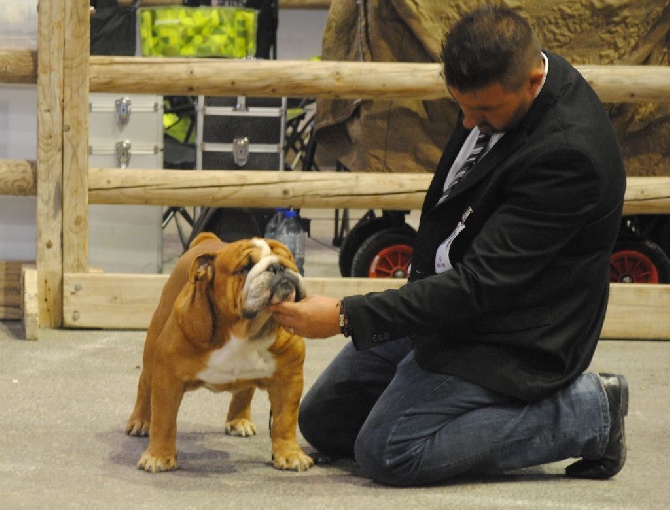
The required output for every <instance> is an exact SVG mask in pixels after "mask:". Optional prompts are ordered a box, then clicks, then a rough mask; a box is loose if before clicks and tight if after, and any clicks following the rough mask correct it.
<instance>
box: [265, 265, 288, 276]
mask: <svg viewBox="0 0 670 510" xmlns="http://www.w3.org/2000/svg"><path fill="white" fill-rule="evenodd" d="M267 270H268V271H270V272H271V273H272V274H280V273H283V272H284V270H285V267H284V266H282V265H281V264H270V265H269V266H268V269H267Z"/></svg>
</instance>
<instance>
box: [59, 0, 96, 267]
mask: <svg viewBox="0 0 670 510" xmlns="http://www.w3.org/2000/svg"><path fill="white" fill-rule="evenodd" d="M88 19H89V0H70V1H68V2H66V3H65V33H66V34H68V35H67V37H66V38H65V52H64V56H63V65H64V71H63V100H64V109H63V272H68V273H80V272H85V271H86V270H87V268H88V86H87V85H88V54H89V52H88V48H89V46H90V24H89V23H88ZM81 20H86V23H82V22H81Z"/></svg>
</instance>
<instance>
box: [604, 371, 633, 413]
mask: <svg viewBox="0 0 670 510" xmlns="http://www.w3.org/2000/svg"><path fill="white" fill-rule="evenodd" d="M599 375H600V376H602V377H616V379H617V380H618V381H619V386H620V387H621V402H619V406H620V407H621V414H622V415H623V416H628V380H627V379H626V377H625V376H623V375H619V374H609V373H601V374H599Z"/></svg>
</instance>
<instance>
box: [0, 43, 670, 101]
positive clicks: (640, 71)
mask: <svg viewBox="0 0 670 510" xmlns="http://www.w3.org/2000/svg"><path fill="white" fill-rule="evenodd" d="M577 69H579V71H580V72H581V73H582V75H583V76H584V77H585V78H586V79H587V80H588V81H589V83H590V84H591V85H592V86H593V88H594V89H595V91H596V92H597V93H598V96H599V97H600V99H601V101H603V102H604V103H618V102H624V103H639V102H664V101H670V94H668V91H669V90H670V67H664V66H595V65H588V66H577ZM89 72H90V81H89V87H90V91H91V92H118V93H123V94H132V93H135V94H163V95H205V96H238V95H247V96H254V97H256V96H257V97H281V96H288V97H315V98H363V99H396V98H412V97H421V98H423V99H438V98H444V97H451V96H450V95H449V92H448V91H447V89H446V87H445V85H444V79H443V78H442V75H441V66H440V64H433V63H407V62H331V61H323V62H313V61H302V60H301V61H292V60H226V59H215V58H143V57H104V56H92V57H90V59H89ZM36 80H37V58H36V54H35V53H34V52H31V51H27V50H2V49H0V83H35V82H36Z"/></svg>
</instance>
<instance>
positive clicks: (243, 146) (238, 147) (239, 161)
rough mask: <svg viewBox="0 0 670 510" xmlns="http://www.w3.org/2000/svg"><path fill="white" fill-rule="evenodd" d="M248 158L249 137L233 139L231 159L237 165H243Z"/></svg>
mask: <svg viewBox="0 0 670 510" xmlns="http://www.w3.org/2000/svg"><path fill="white" fill-rule="evenodd" d="M248 160H249V139H248V138H247V137H246V136H245V137H239V138H235V139H234V140H233V161H234V162H235V164H236V165H237V166H244V165H246V164H247V161H248Z"/></svg>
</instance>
